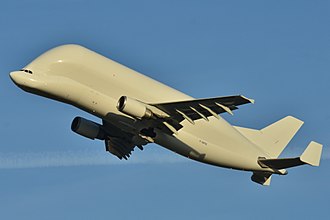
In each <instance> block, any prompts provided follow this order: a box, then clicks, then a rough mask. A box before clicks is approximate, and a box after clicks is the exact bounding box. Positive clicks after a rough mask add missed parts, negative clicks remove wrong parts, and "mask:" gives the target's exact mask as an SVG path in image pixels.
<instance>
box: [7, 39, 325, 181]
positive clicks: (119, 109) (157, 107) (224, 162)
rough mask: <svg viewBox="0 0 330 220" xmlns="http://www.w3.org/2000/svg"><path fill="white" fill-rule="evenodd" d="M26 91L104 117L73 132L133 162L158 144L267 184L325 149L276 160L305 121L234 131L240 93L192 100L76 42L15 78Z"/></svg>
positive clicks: (79, 123) (77, 123)
mask: <svg viewBox="0 0 330 220" xmlns="http://www.w3.org/2000/svg"><path fill="white" fill-rule="evenodd" d="M10 77H11V79H12V80H13V82H14V83H15V84H16V85H17V86H18V87H20V88H21V89H23V90H24V91H27V92H30V93H34V94H37V95H40V96H44V97H47V98H50V99H54V100H58V101H61V102H64V103H67V104H71V105H73V106H76V107H78V108H80V109H82V110H84V111H86V112H89V113H91V114H93V115H95V116H97V117H99V118H100V119H102V123H101V124H99V123H96V122H93V121H90V120H87V119H84V118H82V117H76V118H75V119H73V121H72V125H71V129H72V130H73V131H74V132H76V133H78V134H80V135H82V136H84V137H87V138H90V139H93V140H94V139H97V140H102V141H104V143H105V149H106V151H108V152H110V153H112V154H113V155H115V156H117V157H118V158H119V159H123V158H124V159H128V158H129V157H130V155H131V153H132V151H133V150H134V148H135V147H138V148H139V149H141V150H142V149H143V146H144V145H146V144H148V143H157V144H159V145H161V146H163V147H165V148H167V149H169V150H171V151H174V152H176V153H178V154H180V155H182V156H185V157H188V158H190V159H193V160H196V161H199V162H202V163H207V164H211V165H215V166H219V167H226V168H232V169H237V170H245V171H251V172H252V173H253V174H252V177H251V179H252V181H254V182H257V183H259V184H262V185H269V184H270V180H271V176H272V174H279V175H285V174H287V171H286V168H290V167H295V166H300V165H303V164H309V165H312V166H318V165H319V162H320V157H321V152H322V145H321V144H318V143H316V142H311V143H310V144H309V145H308V147H307V148H306V150H305V151H304V152H303V154H302V155H301V156H300V157H295V158H278V157H279V155H280V154H281V152H282V151H283V150H284V148H285V147H286V146H287V144H288V143H289V141H290V140H291V139H292V138H293V136H294V135H295V133H296V132H297V131H298V130H299V128H300V127H301V126H302V124H303V122H302V121H300V120H299V119H296V118H294V117H292V116H288V117H285V118H283V119H281V120H279V121H277V122H275V123H274V124H271V125H269V126H267V127H265V128H263V129H261V130H255V129H249V128H243V127H235V126H231V125H230V124H229V123H228V122H227V121H225V120H224V119H223V118H222V117H220V116H219V114H222V113H229V114H232V111H233V110H236V109H237V108H238V106H240V105H244V104H247V103H253V100H251V99H248V98H246V97H244V96H241V95H234V96H224V97H215V98H205V99H194V98H192V97H190V96H188V95H186V94H184V93H182V92H179V91H177V90H175V89H173V88H171V87H169V86H166V85H164V84H162V83H160V82H158V81H156V80H153V79H151V78H149V77H147V76H145V75H142V74H140V73H138V72H136V71H134V70H132V69H129V68H127V67H125V66H123V65H121V64H119V63H116V62H114V61H112V60H110V59H108V58H106V57H104V56H101V55H99V54H97V53H95V52H93V51H91V50H88V49H86V48H84V47H82V46H78V45H63V46H60V47H56V48H54V49H52V50H49V51H48V52H46V53H44V54H42V55H41V56H39V57H38V58H37V59H35V60H34V61H33V62H32V63H30V64H28V65H27V66H26V67H24V68H23V69H21V70H19V71H14V72H11V73H10Z"/></svg>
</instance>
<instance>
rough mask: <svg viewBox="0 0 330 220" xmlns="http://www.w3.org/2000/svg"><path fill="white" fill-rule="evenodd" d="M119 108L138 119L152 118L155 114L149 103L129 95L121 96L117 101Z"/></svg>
mask: <svg viewBox="0 0 330 220" xmlns="http://www.w3.org/2000/svg"><path fill="white" fill-rule="evenodd" d="M117 109H118V111H120V112H122V113H125V114H127V115H129V116H132V117H133V118H138V119H141V118H151V117H152V116H153V113H152V111H151V110H150V109H149V108H148V105H147V104H145V103H143V102H140V101H138V100H135V99H132V98H129V97H127V96H122V97H120V99H119V101H118V103H117Z"/></svg>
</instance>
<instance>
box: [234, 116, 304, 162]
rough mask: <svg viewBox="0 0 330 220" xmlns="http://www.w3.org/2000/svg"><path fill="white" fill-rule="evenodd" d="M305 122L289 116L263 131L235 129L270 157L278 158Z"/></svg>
mask: <svg viewBox="0 0 330 220" xmlns="http://www.w3.org/2000/svg"><path fill="white" fill-rule="evenodd" d="M303 123H304V122H303V121H301V120H299V119H297V118H294V117H292V116H287V117H285V118H283V119H281V120H279V121H277V122H275V123H273V124H271V125H269V126H267V127H265V128H263V129H261V130H254V129H249V128H242V127H235V128H236V129H237V130H238V131H239V132H241V133H242V134H243V135H244V136H246V137H247V138H248V139H249V140H250V141H252V142H253V143H255V144H256V145H258V146H259V147H260V148H262V149H264V150H265V151H266V152H267V153H268V154H269V156H271V157H272V158H277V157H278V156H279V155H280V154H281V153H282V151H283V150H284V148H285V147H286V146H287V145H288V143H289V142H290V140H291V139H292V138H293V136H294V135H295V134H296V133H297V131H298V130H299V129H300V127H301V126H302V125H303Z"/></svg>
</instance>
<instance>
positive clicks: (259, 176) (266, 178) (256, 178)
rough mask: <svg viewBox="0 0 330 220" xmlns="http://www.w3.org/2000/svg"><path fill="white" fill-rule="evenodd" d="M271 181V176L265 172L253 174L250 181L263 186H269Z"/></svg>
mask: <svg viewBox="0 0 330 220" xmlns="http://www.w3.org/2000/svg"><path fill="white" fill-rule="evenodd" d="M271 179H272V174H271V173H267V172H253V175H252V176H251V180H252V181H253V182H255V183H259V184H261V185H263V186H269V185H270V181H271Z"/></svg>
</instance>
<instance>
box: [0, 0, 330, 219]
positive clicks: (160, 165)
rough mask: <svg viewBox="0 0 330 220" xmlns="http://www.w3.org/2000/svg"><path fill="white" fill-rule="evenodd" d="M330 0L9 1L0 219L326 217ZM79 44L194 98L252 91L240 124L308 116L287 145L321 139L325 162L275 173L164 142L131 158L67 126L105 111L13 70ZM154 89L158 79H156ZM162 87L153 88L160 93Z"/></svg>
mask: <svg viewBox="0 0 330 220" xmlns="http://www.w3.org/2000/svg"><path fill="white" fill-rule="evenodd" d="M329 12H330V2H329V1H321V0H320V1H304V0H299V1H298V0H296V1H281V0H280V1H264V0H260V1H246V0H242V1H155V0H152V1H145V0H140V1H126V0H122V1H105V0H104V1H98V0H94V1H72V0H65V1H64V0H56V1H45V0H29V1H16V0H2V1H1V3H0V28H1V29H0V33H1V34H0V70H1V74H0V100H1V108H0V137H1V140H0V218H1V219H171V218H172V219H173V218H174V219H178V218H180V219H201V218H203V219H278V218H281V219H298V218H300V219H313V218H317V219H327V218H329V217H328V215H329V196H330V186H329V183H330V173H329V169H330V163H329V159H330V152H329V150H328V146H329V144H330V139H329V134H330V133H329V132H330V130H329V124H330V111H329V109H330V102H329V101H328V99H329V95H330V94H329V93H330V88H329V82H330V74H329V73H330V28H329V23H330V13H329ZM67 43H75V44H81V45H83V46H85V47H88V48H90V49H92V50H94V51H96V52H98V53H101V54H103V55H105V56H107V57H109V58H111V59H114V60H116V61H118V62H120V63H122V64H124V65H127V66H129V67H131V68H133V69H135V70H137V71H139V72H141V73H143V74H146V75H148V76H150V77H152V78H154V79H157V80H159V81H161V82H163V83H166V84H168V85H170V86H172V87H174V88H176V89H179V90H181V91H183V92H185V93H187V94H189V95H191V96H193V97H196V98H204V97H213V96H225V95H232V94H243V95H245V96H247V97H251V98H254V99H255V100H256V104H255V105H248V106H244V107H242V108H240V109H239V110H238V111H236V112H235V114H234V116H227V115H225V116H224V117H225V119H227V120H228V121H229V122H230V123H232V124H235V125H240V126H246V127H251V128H257V129H260V128H262V127H264V126H266V125H268V124H270V123H273V122H274V121H276V120H278V119H280V118H282V117H284V116H287V115H293V116H295V117H298V118H300V119H302V120H304V121H305V125H304V126H303V128H302V129H301V130H300V131H299V133H298V134H297V135H296V137H295V138H294V140H293V141H292V142H291V143H290V145H289V147H288V149H287V150H286V151H285V152H284V155H285V156H298V155H300V153H301V152H302V151H303V150H304V148H305V147H306V146H307V144H308V143H309V141H311V140H315V141H318V142H320V143H322V144H324V154H323V157H322V161H321V166H320V167H319V168H313V167H308V166H305V167H299V168H294V169H291V170H289V174H288V175H287V176H273V179H272V183H271V186H270V187H261V186H259V185H257V184H255V183H253V182H251V181H250V176H251V173H249V172H239V171H232V170H228V169H223V168H218V167H212V166H209V165H205V164H200V163H197V162H194V161H188V160H187V159H184V158H182V157H180V156H179V155H175V154H174V153H172V152H169V151H167V150H165V149H163V148H161V147H159V146H157V145H152V144H151V145H148V146H147V147H146V149H145V151H143V152H139V151H135V152H134V154H133V155H132V157H131V160H130V161H129V162H125V161H118V160H116V158H115V157H113V156H112V155H110V154H108V153H106V152H105V151H104V146H103V143H102V142H97V141H94V142H93V141H90V140H87V139H85V138H83V137H80V136H78V135H76V134H74V133H73V132H71V130H70V123H71V121H72V119H73V118H74V117H75V116H77V115H80V116H84V117H87V118H89V119H93V120H96V121H98V119H96V118H95V117H93V116H91V115H88V114H86V113H84V112H82V111H81V110H79V109H76V108H74V107H72V106H68V105H65V104H62V103H59V102H55V101H52V100H47V99H45V98H41V97H37V96H34V95H31V94H28V93H25V92H23V91H22V90H20V89H19V88H17V87H16V86H15V85H14V84H13V83H12V82H11V81H10V79H9V75H8V74H9V72H10V71H13V70H18V69H20V68H22V67H24V66H25V65H26V64H28V63H29V62H31V61H32V60H33V59H34V58H35V57H37V56H39V55H40V54H41V53H43V52H45V51H47V50H48V49H51V48H53V47H55V46H58V45H62V44H67ZM146 89H147V88H146ZM150 92H153V91H150Z"/></svg>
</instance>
